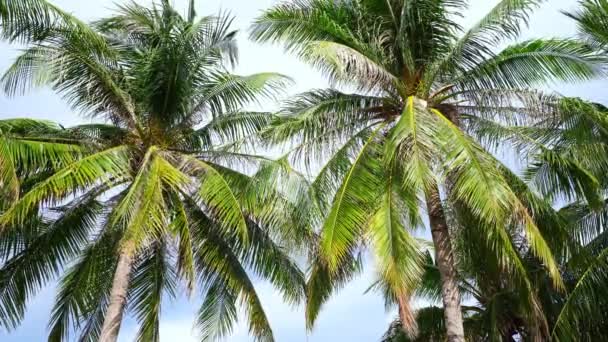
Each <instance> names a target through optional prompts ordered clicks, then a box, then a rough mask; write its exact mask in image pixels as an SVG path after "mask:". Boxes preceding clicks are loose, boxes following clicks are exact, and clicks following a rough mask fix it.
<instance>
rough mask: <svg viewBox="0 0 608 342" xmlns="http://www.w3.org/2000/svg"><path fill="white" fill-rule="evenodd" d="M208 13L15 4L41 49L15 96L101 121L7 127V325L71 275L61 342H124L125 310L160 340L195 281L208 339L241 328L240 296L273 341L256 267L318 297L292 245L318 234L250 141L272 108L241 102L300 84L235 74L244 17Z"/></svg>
mask: <svg viewBox="0 0 608 342" xmlns="http://www.w3.org/2000/svg"><path fill="white" fill-rule="evenodd" d="M194 8H195V3H194V1H190V6H189V9H188V11H187V14H186V16H182V15H180V14H179V13H177V12H176V11H175V10H174V9H173V7H171V6H170V5H169V2H168V1H162V2H160V3H157V4H155V5H153V6H152V7H144V6H141V5H138V4H136V3H130V4H127V5H123V6H120V7H119V9H118V11H117V12H116V14H115V15H113V16H111V17H109V18H107V19H102V20H99V21H97V22H94V23H92V24H90V25H89V24H85V23H83V22H81V21H79V20H78V19H76V18H74V17H72V16H70V15H69V14H67V13H65V12H63V11H61V10H60V9H58V8H56V7H55V6H53V5H51V4H49V3H48V2H46V1H44V0H27V1H10V0H8V1H6V0H3V1H0V32H1V34H2V36H3V38H5V39H8V40H10V41H14V42H18V43H22V44H24V45H26V48H25V50H24V51H23V52H22V53H21V55H20V56H19V57H18V58H17V59H16V61H15V62H14V64H13V65H12V66H11V67H10V68H9V70H8V71H7V72H6V73H5V75H4V76H3V78H2V84H3V86H4V90H5V91H6V92H7V93H9V94H16V93H20V92H23V91H26V90H28V89H30V88H31V87H34V86H46V85H49V86H51V87H52V88H53V89H54V90H55V91H57V92H58V93H59V94H61V95H62V96H63V98H64V99H65V100H66V101H68V102H69V103H70V104H71V105H72V106H73V108H75V109H76V110H78V111H80V112H82V113H85V114H86V115H88V116H89V117H92V118H94V119H95V120H97V121H99V122H101V123H98V124H87V125H80V126H76V127H70V128H64V127H62V126H59V125H56V124H52V123H48V122H42V121H36V120H30V119H14V120H3V121H0V132H1V133H2V134H1V138H0V139H1V140H0V141H1V147H0V151H1V156H0V176H1V178H0V183H1V184H2V185H3V186H2V199H3V201H2V210H3V212H2V215H1V216H0V223H1V224H0V226H1V227H2V230H1V238H0V241H1V247H2V248H1V251H0V253H1V258H2V263H3V267H2V270H1V271H0V303H1V304H0V323H1V324H2V326H4V327H7V328H13V327H15V326H16V325H18V324H19V322H20V321H21V320H22V318H23V315H24V312H25V309H26V305H27V303H28V302H29V301H30V299H31V297H32V296H34V295H35V294H36V293H37V292H38V291H39V290H40V289H41V288H42V287H43V286H44V285H46V284H48V283H49V282H50V281H52V280H53V279H54V278H55V277H57V276H59V275H61V280H60V285H59V289H58V294H57V298H56V302H55V306H54V307H53V311H52V317H51V321H50V328H49V329H50V336H49V339H50V340H53V341H62V340H67V339H68V337H69V334H70V333H74V332H78V333H79V334H80V335H81V338H82V340H87V341H93V340H98V339H100V340H101V341H114V340H116V337H117V335H118V329H119V327H120V322H121V320H122V316H123V311H124V310H125V308H126V309H127V310H128V311H129V312H131V313H132V314H133V315H134V316H135V317H136V318H137V320H138V321H139V323H140V329H139V333H138V340H141V341H157V340H158V339H159V336H158V322H159V319H160V313H161V299H162V298H163V296H170V297H171V296H175V295H176V294H177V292H178V289H179V284H180V282H181V283H183V284H185V285H186V287H187V288H188V289H189V290H190V292H192V291H194V290H195V288H198V289H199V290H196V291H200V292H201V294H202V295H203V297H204V300H203V303H202V305H201V309H200V311H199V314H198V317H197V325H198V326H199V327H200V328H201V331H202V334H203V337H204V338H205V339H216V338H219V337H222V336H224V335H226V334H228V333H230V331H231V330H232V328H233V325H234V322H235V320H236V318H237V305H238V303H241V304H242V305H243V307H244V308H245V309H246V312H247V318H248V321H249V330H250V332H251V334H252V335H253V336H255V337H256V338H257V339H260V340H272V339H273V335H272V330H271V328H270V325H269V322H268V320H267V317H266V315H265V313H264V310H263V308H262V305H261V302H260V298H259V297H258V296H257V293H256V290H255V288H254V284H253V281H252V279H251V278H250V274H251V272H253V273H255V274H256V275H257V276H259V277H261V278H263V279H267V280H269V281H270V282H271V283H272V284H274V285H275V286H276V287H277V289H279V290H280V292H281V293H282V294H283V295H284V297H285V298H286V300H288V301H289V302H296V301H299V300H300V299H301V298H302V297H303V290H304V287H303V275H302V273H301V271H300V270H299V269H298V267H297V266H296V265H295V264H294V263H293V262H292V261H291V259H290V258H289V257H288V255H287V253H286V251H285V250H284V249H283V248H282V247H281V244H282V243H283V242H285V243H288V242H287V241H289V240H291V239H293V238H295V237H298V236H300V237H301V236H303V235H302V234H304V233H303V231H300V230H298V226H297V225H294V224H287V222H289V217H286V216H285V215H283V214H279V212H280V211H281V210H282V209H284V208H286V207H288V206H289V205H290V204H289V203H288V201H287V200H286V197H285V196H283V195H282V194H281V193H280V191H278V190H273V188H272V186H271V185H272V184H270V182H268V180H269V179H270V177H271V176H272V172H268V170H271V171H272V170H275V171H276V172H279V171H280V167H278V168H275V169H273V166H272V165H274V164H272V163H271V162H270V161H267V160H265V159H264V158H261V157H256V156H253V155H248V154H246V153H244V152H243V149H242V148H241V147H243V146H244V145H245V144H246V143H248V142H249V141H250V138H249V136H250V135H253V134H254V133H256V132H257V131H258V130H259V129H260V128H261V127H262V126H263V125H264V124H266V123H267V122H268V121H269V120H270V119H271V117H272V116H271V115H270V114H268V113H262V112H245V111H242V106H244V105H246V104H247V103H250V102H252V101H256V100H258V99H259V98H260V96H265V97H268V96H274V95H275V94H277V90H278V89H280V88H281V87H284V86H285V85H286V84H287V83H288V82H289V80H288V79H286V78H285V77H283V76H281V75H277V74H271V73H265V74H255V75H250V76H238V75H233V74H231V73H230V72H229V70H228V68H227V66H228V65H229V64H231V63H235V62H236V59H237V50H236V45H235V31H233V30H231V29H230V24H231V21H232V18H231V17H230V16H228V15H225V14H220V15H219V16H206V17H198V16H197V15H196V13H195V10H194ZM193 127H196V128H193ZM243 162H247V165H250V166H252V165H253V166H252V167H255V166H260V165H262V166H264V172H262V173H263V175H260V176H256V175H252V172H251V171H248V172H247V173H244V172H243V171H242V170H243V168H239V166H238V165H242V163H243ZM239 170H241V171H239ZM269 184H270V185H269ZM4 185H6V186H4ZM36 213H38V214H39V215H35V214H36ZM32 217H33V218H32ZM298 234H300V235H298ZM291 241H293V240H291ZM298 241H302V240H298ZM292 245H294V244H293V243H292ZM125 305H126V306H125Z"/></svg>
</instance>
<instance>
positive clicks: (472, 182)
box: [251, 0, 599, 341]
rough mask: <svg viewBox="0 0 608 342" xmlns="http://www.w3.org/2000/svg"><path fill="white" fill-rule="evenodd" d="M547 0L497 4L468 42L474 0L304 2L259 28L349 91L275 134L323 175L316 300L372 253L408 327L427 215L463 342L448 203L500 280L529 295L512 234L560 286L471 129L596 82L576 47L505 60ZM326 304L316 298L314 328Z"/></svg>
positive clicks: (449, 326) (516, 116) (548, 45)
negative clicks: (461, 214)
mask: <svg viewBox="0 0 608 342" xmlns="http://www.w3.org/2000/svg"><path fill="white" fill-rule="evenodd" d="M541 2H542V1H520V0H503V1H500V2H499V3H498V4H497V5H496V6H495V7H494V8H493V9H492V10H491V11H490V12H489V13H488V14H487V15H486V16H485V17H483V18H482V19H481V20H480V21H479V22H477V23H476V24H475V25H474V26H472V28H470V29H468V30H464V29H463V28H462V27H461V26H460V25H459V24H458V23H457V22H456V19H457V17H458V16H459V15H460V13H462V11H463V10H464V8H465V7H466V3H467V2H466V1H449V0H415V1H404V0H388V1H385V0H355V1H333V0H301V1H296V2H285V3H282V4H278V5H276V6H274V7H273V8H272V9H269V10H267V11H265V12H264V13H263V14H262V15H261V16H260V17H259V18H258V19H257V20H256V21H255V22H254V24H253V27H252V30H251V37H252V38H253V39H254V40H255V41H258V42H279V43H283V44H284V45H285V47H286V49H287V50H288V51H290V52H293V53H295V54H296V55H297V56H298V57H300V58H301V59H302V60H304V61H306V62H308V63H310V64H311V65H313V66H314V67H317V68H318V69H320V70H321V71H322V72H324V73H325V74H326V75H328V77H329V79H330V81H332V82H333V85H334V86H336V87H343V88H346V89H349V90H350V91H354V93H345V92H342V91H339V90H336V89H330V90H314V91H310V92H307V93H304V94H301V95H300V96H299V97H296V98H295V99H293V100H292V101H290V102H288V103H287V105H286V106H285V108H284V109H283V113H282V114H283V115H282V118H281V119H280V120H278V121H277V122H275V123H274V127H273V129H272V130H271V133H269V136H270V137H271V141H272V142H274V143H282V142H286V141H295V143H296V144H299V145H297V146H296V147H294V150H293V155H295V156H296V157H300V156H304V159H303V161H304V163H305V164H307V165H308V166H311V165H313V164H314V165H317V164H318V163H322V164H323V165H324V166H323V167H322V168H321V171H320V173H319V175H318V177H317V178H316V180H315V181H314V182H313V184H312V190H311V193H312V196H313V198H316V199H318V202H320V203H321V204H318V205H317V206H316V208H317V212H318V217H319V219H318V222H319V225H320V226H321V234H320V246H319V255H320V256H321V259H322V261H320V262H319V263H318V264H315V265H316V266H314V267H313V273H312V275H311V279H310V280H309V283H310V284H311V285H310V287H309V290H308V291H309V299H310V298H315V296H316V298H326V297H327V296H328V293H329V292H330V291H331V286H330V285H328V284H327V282H324V281H322V280H318V279H328V278H327V276H324V277H321V276H315V271H318V272H320V271H323V270H325V271H327V272H329V273H330V274H333V276H334V278H335V281H336V285H339V284H338V283H340V282H342V281H346V280H347V279H348V278H349V277H348V276H346V275H347V272H344V269H348V267H350V265H351V264H352V263H351V261H352V255H353V253H356V252H357V251H359V248H358V247H359V246H362V245H361V242H362V241H366V242H367V243H366V244H364V245H363V246H370V247H371V249H372V251H373V254H374V255H375V257H376V259H377V262H376V264H377V266H378V273H379V274H380V276H381V278H382V279H383V281H384V282H385V283H386V285H387V286H388V287H389V288H390V289H391V291H392V292H393V294H394V296H396V297H397V298H400V301H399V302H400V303H401V304H402V305H401V306H402V309H401V310H400V311H401V312H402V319H403V320H404V322H406V320H408V321H411V316H410V315H408V314H407V313H406V312H407V304H406V303H407V299H408V298H409V293H410V292H411V291H412V287H414V286H415V284H416V281H415V279H417V278H419V276H420V273H421V267H420V259H421V258H420V257H419V256H418V255H419V254H420V253H419V250H420V246H419V245H418V244H417V243H416V240H415V239H414V238H413V237H412V236H411V235H410V234H409V232H408V229H409V230H411V229H414V228H416V227H418V226H421V225H422V222H423V221H422V219H421V208H423V209H426V211H427V214H428V221H429V224H430V231H431V235H432V239H433V243H434V248H435V257H436V260H437V265H438V268H439V271H440V274H441V279H442V298H443V306H444V309H445V310H444V314H445V322H446V330H447V339H448V340H449V341H463V340H464V330H463V323H462V315H461V311H460V294H459V291H458V283H457V274H456V267H455V261H454V253H453V251H452V241H451V237H450V227H449V225H448V222H447V221H446V216H445V209H444V206H443V205H442V203H443V201H444V200H446V201H449V202H451V203H454V204H456V205H457V206H458V207H459V208H461V210H466V211H468V213H469V215H470V216H471V217H473V218H474V219H475V222H476V225H475V227H470V229H474V230H475V231H476V232H477V233H479V234H482V235H483V239H482V240H483V241H484V243H486V244H487V245H489V246H492V250H493V251H494V252H495V253H496V255H497V257H496V258H495V259H496V260H497V261H498V262H500V263H501V266H502V267H503V268H507V269H509V270H511V271H512V273H513V274H514V275H515V276H516V277H519V279H520V280H521V281H522V283H525V284H527V285H526V286H530V284H529V282H528V280H526V275H525V269H524V268H523V266H522V265H521V264H520V263H518V262H517V261H516V260H517V259H518V257H517V255H516V253H515V251H514V249H513V248H512V242H511V241H510V240H509V235H508V234H507V232H506V231H505V229H504V228H505V227H508V226H517V227H519V228H520V229H521V231H522V232H523V233H524V234H525V236H526V241H527V243H528V246H529V248H531V250H532V251H533V252H534V253H535V256H536V257H537V258H539V259H540V260H541V261H542V264H544V265H545V266H546V267H547V269H548V271H549V272H550V274H551V278H552V279H553V282H554V285H555V286H556V287H561V286H562V282H561V278H560V274H559V270H558V267H557V264H556V262H555V260H554V257H553V255H552V253H551V251H550V249H549V246H548V244H547V242H546V241H545V239H544V238H543V234H542V231H540V230H539V226H538V225H537V222H535V217H534V216H533V212H532V210H530V208H527V207H526V205H525V203H523V202H522V201H521V200H520V198H518V196H517V195H516V192H515V191H514V190H513V189H512V188H511V184H509V181H508V177H506V176H505V172H506V171H505V170H507V168H506V167H503V166H502V164H501V163H500V162H499V161H498V160H497V159H496V158H495V157H494V156H493V155H492V154H491V153H489V151H488V150H487V149H486V148H484V147H485V146H486V145H485V144H483V143H484V141H480V140H477V139H475V136H474V135H472V134H470V132H469V130H468V129H469V127H476V125H481V124H482V123H493V122H526V120H528V119H529V118H531V117H535V116H542V115H543V114H545V110H544V106H543V104H544V101H543V96H542V95H541V94H539V93H537V92H534V91H532V90H530V87H533V86H535V85H537V84H539V83H543V82H547V81H576V80H581V79H589V78H591V77H594V76H595V75H597V74H598V72H599V66H598V63H597V62H598V59H599V58H598V57H597V56H596V55H595V54H594V52H593V50H592V49H590V48H589V47H588V46H586V45H584V44H582V43H580V42H578V41H575V40H568V39H564V40H562V39H549V40H543V39H533V40H528V41H524V42H520V43H515V44H512V45H510V46H507V47H505V48H504V49H502V50H499V51H497V50H498V49H497V48H496V47H497V46H502V45H504V44H503V43H504V42H505V41H509V40H512V39H515V38H517V36H518V35H519V32H520V29H521V27H522V25H525V23H527V20H528V18H529V15H530V13H531V12H532V10H533V9H535V8H536V7H537V6H538V5H539V4H540V3H541ZM492 142H495V141H492ZM327 156H330V158H329V160H324V157H327ZM299 161H301V159H300V160H296V162H299ZM330 190H331V191H330ZM342 266H348V267H345V268H343V267H342ZM351 268H352V267H351ZM315 277H317V278H318V279H316V278H315ZM323 284H326V286H325V288H323ZM319 291H321V292H322V293H321V292H319ZM530 292H531V291H530ZM530 295H532V294H530ZM321 302H322V300H317V299H312V300H309V307H308V309H309V310H308V313H307V315H308V316H307V318H308V321H309V323H310V322H312V321H313V320H314V318H315V317H316V313H317V312H318V309H319V307H320V303H321ZM311 303H312V304H311ZM408 316H410V318H408Z"/></svg>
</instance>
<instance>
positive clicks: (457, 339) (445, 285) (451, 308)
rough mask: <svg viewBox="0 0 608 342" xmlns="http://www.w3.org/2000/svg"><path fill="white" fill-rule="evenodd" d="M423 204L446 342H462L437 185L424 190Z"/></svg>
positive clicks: (451, 255)
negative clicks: (437, 278) (424, 201)
mask: <svg viewBox="0 0 608 342" xmlns="http://www.w3.org/2000/svg"><path fill="white" fill-rule="evenodd" d="M426 205H427V210H428V214H429V221H430V225H431V235H432V236H433V244H434V245H435V260H436V262H437V266H438V268H439V273H440V274H441V296H442V298H443V309H444V310H443V315H444V318H445V326H446V332H447V337H448V338H447V341H448V342H464V326H463V323H462V312H461V311H460V291H459V289H458V280H457V279H456V265H455V263H454V253H453V251H452V242H451V239H450V232H449V230H448V225H447V222H446V219H445V213H444V211H443V207H442V205H441V199H440V197H439V189H438V188H437V186H435V187H434V188H433V189H431V190H430V191H428V193H427V195H426Z"/></svg>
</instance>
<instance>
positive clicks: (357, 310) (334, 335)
mask: <svg viewBox="0 0 608 342" xmlns="http://www.w3.org/2000/svg"><path fill="white" fill-rule="evenodd" d="M121 1H122V0H118V1H117V2H119V3H120V2H121ZM173 1H174V2H175V4H176V5H177V6H178V7H181V8H183V7H184V6H185V4H186V3H187V0H173ZM52 2H53V3H55V4H57V5H59V6H61V7H62V8H64V9H66V10H68V11H71V12H73V13H74V14H75V15H77V16H79V17H80V18H83V19H94V18H97V17H100V16H104V15H106V14H107V13H109V11H110V10H111V9H112V8H114V7H113V3H115V2H116V1H113V0H54V1H52ZM138 2H149V1H141V0H140V1H138ZM276 2H277V1H274V0H199V1H198V12H199V13H200V14H211V13H216V12H217V10H219V9H224V10H229V11H231V12H232V13H233V14H234V15H235V16H236V22H235V26H236V28H238V29H240V30H241V31H242V33H241V35H240V38H239V48H240V55H241V61H240V64H239V66H238V68H237V70H236V71H237V72H238V73H241V74H248V73H255V72H260V71H276V72H281V73H284V74H287V75H289V76H291V77H292V78H294V79H295V80H296V81H297V84H296V85H295V86H293V87H292V88H290V89H288V94H294V93H297V92H300V91H304V90H306V89H310V88H319V87H324V86H326V82H325V81H324V80H323V78H322V77H321V75H319V73H317V72H315V71H314V70H311V69H310V68H308V67H307V66H305V65H304V64H302V63H300V62H298V61H297V60H296V59H295V58H293V57H291V56H288V55H286V54H284V53H283V51H282V50H281V49H280V48H278V47H273V46H259V45H256V44H253V43H251V42H249V41H247V39H246V35H245V34H244V33H245V32H244V31H246V29H247V27H248V25H249V23H250V22H251V20H252V19H253V18H254V17H255V16H256V15H258V14H259V13H260V11H261V10H262V9H264V8H268V7H270V6H271V5H273V4H275V3H276ZM576 2H577V1H575V0H553V1H548V4H546V5H545V6H544V7H543V8H542V9H541V10H539V11H538V12H537V13H536V14H535V15H534V16H533V18H532V20H531V27H530V29H529V30H527V31H526V33H525V37H526V38H530V37H551V36H571V35H573V34H574V24H573V23H571V22H570V21H568V20H567V19H566V18H565V17H564V16H562V15H561V14H560V13H559V10H561V9H571V8H573V7H575V6H576ZM496 3H497V1H496V0H472V1H471V8H470V10H469V11H468V12H467V13H465V16H464V19H463V20H464V23H465V25H466V24H469V25H470V24H472V23H474V22H475V21H476V20H477V19H478V18H479V17H480V16H481V15H483V14H484V13H485V12H487V10H488V9H490V8H491V7H492V6H493V5H494V4H496ZM15 54H16V51H15V49H14V47H9V46H7V45H3V44H1V43H0V70H2V71H4V70H5V69H6V68H7V66H8V65H9V64H10V63H11V61H12V59H13V58H14V56H15ZM606 87H607V86H606V82H591V83H587V84H584V85H576V86H573V85H568V86H563V85H556V86H555V88H554V89H555V90H557V91H559V92H560V93H563V94H565V95H569V96H580V97H585V98H587V99H591V100H594V101H600V102H607V101H604V100H606V96H605V94H607V92H606ZM264 106H266V107H270V108H272V107H273V106H275V104H272V103H266V104H264ZM8 117H35V118H44V119H52V120H55V121H58V122H60V123H62V124H63V125H65V126H69V125H73V124H76V123H79V122H82V121H83V119H82V118H80V117H79V116H78V113H74V112H73V111H72V110H70V109H69V108H68V107H67V106H66V105H65V104H64V102H63V101H62V100H61V99H59V98H58V97H57V96H55V95H54V94H53V93H51V92H50V91H48V90H38V91H36V92H33V93H31V94H30V95H28V96H22V97H17V98H11V99H8V98H6V97H5V96H3V95H2V94H0V118H8ZM368 266H370V267H367V271H366V273H365V274H364V275H363V276H362V277H361V278H360V279H358V280H356V281H354V282H353V283H352V284H350V285H349V286H347V287H346V288H345V289H344V290H343V291H342V292H341V293H340V294H338V295H336V296H334V298H332V300H330V301H329V303H327V305H326V306H325V310H324V311H323V312H322V313H321V315H320V317H319V320H318V322H319V324H318V325H317V327H316V329H315V330H314V332H313V333H312V334H311V335H310V336H308V337H307V336H306V334H305V331H304V321H303V313H302V310H301V308H289V307H288V306H286V305H285V304H283V303H282V301H281V298H280V296H278V295H277V293H275V292H274V291H273V290H272V288H271V287H270V286H268V284H258V285H259V287H258V290H259V292H260V295H261V297H262V302H263V305H264V307H265V309H266V311H267V312H268V315H269V318H270V321H271V324H272V326H273V329H274V332H275V336H276V339H277V341H290V342H291V341H293V342H298V341H311V342H313V341H314V342H330V341H362V342H363V341H365V342H366V341H378V340H379V338H380V336H381V335H382V333H383V331H384V330H385V328H386V326H387V325H388V322H390V321H391V320H392V318H393V316H394V314H395V313H392V312H388V313H387V312H385V310H384V306H383V302H382V299H381V298H379V297H378V296H376V295H373V294H367V295H364V294H363V292H364V291H365V289H366V288H367V287H368V286H369V283H370V279H371V278H372V277H373V271H372V268H373V265H372V264H371V263H370V265H368ZM53 298H54V291H53V288H52V287H51V288H48V289H45V290H43V291H41V293H40V294H39V295H38V296H37V297H36V299H35V300H34V301H33V302H32V303H31V305H30V310H29V311H28V313H27V315H26V319H25V321H24V322H23V325H22V326H21V327H20V328H19V329H18V330H16V331H13V332H11V333H8V332H6V331H2V330H1V329H0V341H5V342H17V341H43V340H45V337H46V326H47V322H48V316H49V310H50V306H51V303H52V301H53ZM197 303H198V302H197V301H196V300H192V301H188V300H187V299H184V298H182V299H180V300H177V301H174V302H169V301H167V302H165V306H164V308H163V315H162V323H161V340H162V341H170V342H190V341H196V340H197V339H196V338H195V335H194V334H193V332H192V319H193V314H194V312H195V310H196V305H197ZM241 323H242V324H239V326H238V328H237V329H236V331H235V334H234V336H232V337H231V338H229V339H228V341H235V342H245V341H251V339H250V338H249V337H248V336H247V329H246V326H245V325H244V324H243V323H244V322H241ZM136 330H137V327H136V325H135V322H133V321H132V320H131V319H127V320H126V321H125V323H124V324H123V328H122V332H121V336H120V340H121V341H131V340H132V337H133V336H134V334H135V332H136Z"/></svg>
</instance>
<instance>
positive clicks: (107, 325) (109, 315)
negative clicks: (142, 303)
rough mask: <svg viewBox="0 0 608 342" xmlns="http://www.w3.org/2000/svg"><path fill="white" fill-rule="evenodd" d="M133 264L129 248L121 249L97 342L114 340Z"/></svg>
mask: <svg viewBox="0 0 608 342" xmlns="http://www.w3.org/2000/svg"><path fill="white" fill-rule="evenodd" d="M132 265H133V256H132V253H131V250H130V249H123V250H122V251H121V252H120V255H119V256H118V265H117V266H116V272H114V280H113V281H112V290H111V292H110V304H109V305H108V310H107V311H106V316H105V319H104V321H103V326H102V328H101V335H100V337H99V342H116V340H117V339H118V332H119V331H120V324H121V323H122V315H123V312H124V310H125V304H126V302H127V290H128V288H129V277H130V275H131V267H132Z"/></svg>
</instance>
